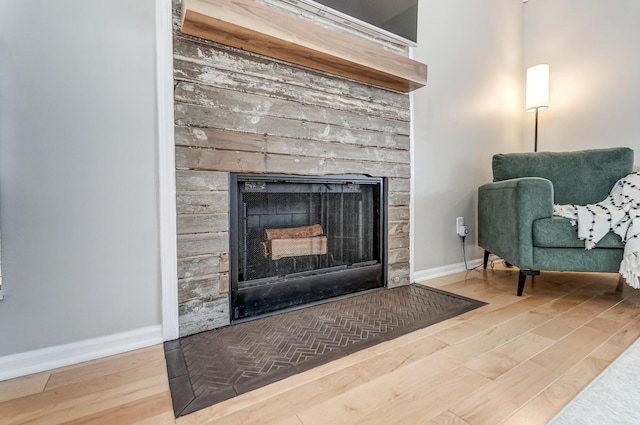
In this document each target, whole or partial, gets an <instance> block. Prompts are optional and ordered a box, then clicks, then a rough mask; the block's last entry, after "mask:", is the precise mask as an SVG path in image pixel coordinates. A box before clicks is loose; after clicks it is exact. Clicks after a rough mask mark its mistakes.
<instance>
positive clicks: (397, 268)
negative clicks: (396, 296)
mask: <svg viewBox="0 0 640 425" xmlns="http://www.w3.org/2000/svg"><path fill="white" fill-rule="evenodd" d="M409 276H410V267H409V263H408V262H407V263H398V264H390V265H389V268H388V281H387V286H388V287H389V288H395V287H398V286H402V285H408V284H410V283H411V280H410V277H409Z"/></svg>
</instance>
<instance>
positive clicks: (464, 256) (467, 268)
mask: <svg viewBox="0 0 640 425" xmlns="http://www.w3.org/2000/svg"><path fill="white" fill-rule="evenodd" d="M465 239H467V237H466V236H460V240H461V241H462V260H463V261H464V269H465V270H466V271H472V270H475V269H477V268H478V267H480V266H481V265H482V263H480V264H478V265H477V266H475V267H472V268H469V266H468V265H467V253H466V252H465V249H464V241H465ZM491 268H493V262H491Z"/></svg>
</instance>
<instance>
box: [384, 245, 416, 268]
mask: <svg viewBox="0 0 640 425" xmlns="http://www.w3.org/2000/svg"><path fill="white" fill-rule="evenodd" d="M410 258H411V257H410V252H409V248H398V249H390V250H389V259H388V264H389V265H393V264H398V263H408V262H409V259H410Z"/></svg>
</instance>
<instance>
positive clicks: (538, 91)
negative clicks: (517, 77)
mask: <svg viewBox="0 0 640 425" xmlns="http://www.w3.org/2000/svg"><path fill="white" fill-rule="evenodd" d="M526 102H527V111H534V110H536V109H545V108H548V107H549V64H546V63H543V64H540V65H536V66H532V67H531V68H528V69H527V101H526Z"/></svg>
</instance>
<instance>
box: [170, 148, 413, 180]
mask: <svg viewBox="0 0 640 425" xmlns="http://www.w3.org/2000/svg"><path fill="white" fill-rule="evenodd" d="M176 167H177V168H178V169H200V170H224V171H229V172H247V171H252V172H258V173H289V174H298V175H316V176H318V175H325V174H347V173H353V174H368V175H372V176H378V177H407V176H410V175H411V166H410V165H408V164H390V163H383V162H365V161H363V162H356V161H350V160H341V159H334V158H312V157H301V156H292V155H277V154H262V153H254V152H239V151H224V150H217V149H194V148H183V147H176Z"/></svg>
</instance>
